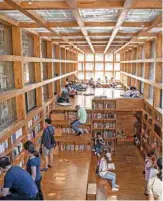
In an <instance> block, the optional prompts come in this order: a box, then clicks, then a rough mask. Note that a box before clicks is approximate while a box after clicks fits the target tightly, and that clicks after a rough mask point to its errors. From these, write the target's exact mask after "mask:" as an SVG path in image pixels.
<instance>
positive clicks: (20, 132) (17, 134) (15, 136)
mask: <svg viewBox="0 0 163 201" xmlns="http://www.w3.org/2000/svg"><path fill="white" fill-rule="evenodd" d="M22 135H23V130H22V128H20V129H19V130H17V131H16V132H15V133H14V134H13V135H12V136H11V144H14V143H15V142H16V140H17V139H18V138H19V137H21V136H22Z"/></svg>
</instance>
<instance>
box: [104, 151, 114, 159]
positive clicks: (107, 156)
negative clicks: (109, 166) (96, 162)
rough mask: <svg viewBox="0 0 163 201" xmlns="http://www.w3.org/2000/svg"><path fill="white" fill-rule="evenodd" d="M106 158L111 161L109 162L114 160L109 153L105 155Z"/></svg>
mask: <svg viewBox="0 0 163 201" xmlns="http://www.w3.org/2000/svg"><path fill="white" fill-rule="evenodd" d="M105 156H106V158H107V159H109V161H111V160H112V158H111V153H109V152H107V153H106V154H105Z"/></svg>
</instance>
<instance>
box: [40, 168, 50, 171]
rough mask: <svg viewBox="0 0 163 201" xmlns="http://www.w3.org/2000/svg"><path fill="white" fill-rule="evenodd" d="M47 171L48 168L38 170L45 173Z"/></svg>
mask: <svg viewBox="0 0 163 201" xmlns="http://www.w3.org/2000/svg"><path fill="white" fill-rule="evenodd" d="M47 170H48V168H42V169H40V171H47Z"/></svg>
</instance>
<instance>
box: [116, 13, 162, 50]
mask: <svg viewBox="0 0 163 201" xmlns="http://www.w3.org/2000/svg"><path fill="white" fill-rule="evenodd" d="M160 23H162V15H159V16H157V17H156V18H155V19H154V20H153V22H152V25H151V26H150V27H148V28H144V29H143V30H142V31H140V32H139V33H138V34H137V35H136V36H133V37H132V39H131V40H130V41H129V42H128V43H126V44H125V45H123V46H122V47H121V48H119V49H118V50H116V51H115V53H118V52H119V51H121V50H122V49H124V48H125V47H127V46H128V45H129V44H130V43H132V42H134V41H135V40H137V39H138V38H139V37H141V36H144V35H145V36H147V35H148V36H151V35H153V34H152V33H148V31H150V30H151V29H152V28H154V27H157V25H160Z"/></svg>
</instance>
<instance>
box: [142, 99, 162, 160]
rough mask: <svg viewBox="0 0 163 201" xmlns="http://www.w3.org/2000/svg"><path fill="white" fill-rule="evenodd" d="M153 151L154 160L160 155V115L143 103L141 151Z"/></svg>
mask: <svg viewBox="0 0 163 201" xmlns="http://www.w3.org/2000/svg"><path fill="white" fill-rule="evenodd" d="M150 150H153V151H154V152H155V156H156V158H158V157H159V156H161V155H162V115H161V114H160V113H159V112H158V111H156V110H155V109H154V108H153V107H152V106H151V105H150V104H149V103H148V102H146V101H145V103H144V108H143V112H142V133H141V151H142V153H143V155H144V156H145V154H146V153H147V152H148V151H150Z"/></svg>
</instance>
